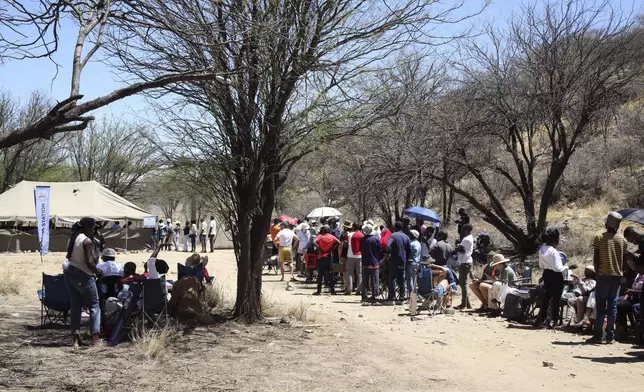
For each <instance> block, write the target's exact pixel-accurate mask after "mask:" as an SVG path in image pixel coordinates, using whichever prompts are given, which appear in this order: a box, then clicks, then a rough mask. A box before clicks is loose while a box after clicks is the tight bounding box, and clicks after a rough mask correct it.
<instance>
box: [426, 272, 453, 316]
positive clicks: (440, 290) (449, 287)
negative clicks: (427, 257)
mask: <svg viewBox="0 0 644 392" xmlns="http://www.w3.org/2000/svg"><path fill="white" fill-rule="evenodd" d="M428 267H429V269H431V270H432V281H433V282H432V283H433V285H434V292H436V294H438V296H439V297H441V298H443V301H444V303H443V304H444V305H445V307H446V308H449V307H451V306H452V293H454V292H456V287H457V286H456V278H455V276H454V273H453V272H452V270H451V269H449V268H447V267H444V266H441V265H436V264H429V265H428ZM447 293H449V295H445V294H447Z"/></svg>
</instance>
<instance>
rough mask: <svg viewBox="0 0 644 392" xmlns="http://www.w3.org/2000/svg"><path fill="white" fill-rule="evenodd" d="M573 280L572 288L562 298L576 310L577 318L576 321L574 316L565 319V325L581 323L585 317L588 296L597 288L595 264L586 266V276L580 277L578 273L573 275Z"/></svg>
mask: <svg viewBox="0 0 644 392" xmlns="http://www.w3.org/2000/svg"><path fill="white" fill-rule="evenodd" d="M572 280H573V288H572V290H570V291H568V292H567V293H564V294H563V295H562V296H561V298H562V299H564V300H565V301H566V303H567V304H568V306H569V307H571V308H573V309H574V310H575V318H574V322H573V321H572V320H573V319H572V318H569V320H564V323H563V324H564V325H568V324H570V323H573V324H579V323H581V322H582V320H583V319H584V314H585V312H586V304H587V303H588V298H589V297H590V295H591V293H592V292H593V290H595V285H596V281H595V266H594V265H592V264H589V265H587V266H586V268H584V276H583V277H582V278H580V277H578V276H577V275H572ZM585 324H586V323H585ZM588 325H589V323H588ZM579 326H583V325H579Z"/></svg>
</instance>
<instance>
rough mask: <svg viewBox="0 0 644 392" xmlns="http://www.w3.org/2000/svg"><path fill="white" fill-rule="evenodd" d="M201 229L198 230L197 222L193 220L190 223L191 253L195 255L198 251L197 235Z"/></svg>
mask: <svg viewBox="0 0 644 392" xmlns="http://www.w3.org/2000/svg"><path fill="white" fill-rule="evenodd" d="M198 231H199V229H197V221H196V220H194V219H193V220H192V221H191V222H190V246H191V248H190V252H192V253H195V252H196V251H197V233H198Z"/></svg>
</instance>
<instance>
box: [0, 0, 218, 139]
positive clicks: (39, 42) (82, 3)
mask: <svg viewBox="0 0 644 392" xmlns="http://www.w3.org/2000/svg"><path fill="white" fill-rule="evenodd" d="M147 3H148V2H147V1H146V0H38V1H25V0H6V1H4V2H3V4H0V26H3V27H4V29H3V30H5V31H6V33H5V32H3V33H2V34H0V60H2V61H11V60H13V61H19V60H23V59H38V58H49V59H50V60H51V59H52V57H51V56H52V55H53V54H54V53H55V52H57V51H58V50H59V41H60V36H59V31H60V26H61V23H63V22H65V21H66V22H67V23H70V22H71V23H73V24H74V25H75V26H76V27H77V28H78V34H77V39H76V45H75V46H74V50H73V53H71V59H72V69H71V75H70V84H71V88H70V95H69V96H68V97H64V98H63V99H61V100H60V101H59V102H58V103H57V104H56V105H54V106H53V107H52V108H51V109H50V110H49V111H48V112H47V113H44V114H43V115H42V116H40V117H38V118H35V119H33V121H32V122H31V123H28V124H22V125H21V126H20V127H16V128H12V129H9V130H6V131H5V132H3V133H1V134H0V148H7V147H10V146H13V145H16V144H19V143H22V142H25V141H28V140H33V139H50V138H51V137H52V136H53V135H55V134H57V133H64V132H72V131H78V130H82V129H85V128H86V127H87V125H88V124H89V123H90V122H91V121H92V120H93V119H94V117H92V116H91V115H88V114H89V113H91V112H92V111H94V110H96V109H98V108H101V107H104V106H107V105H109V104H111V103H113V102H115V101H118V100H120V99H123V98H126V97H129V96H132V95H135V94H139V93H142V92H146V91H150V90H154V89H159V88H163V87H165V86H168V85H171V84H176V83H182V82H187V81H200V80H214V79H215V78H217V77H218V73H217V72H213V71H212V70H211V69H209V68H208V67H199V68H194V69H178V68H176V67H175V68H173V71H172V72H159V73H157V75H156V77H154V78H152V79H148V80H146V81H144V82H136V83H131V84H128V85H127V86H125V87H123V88H119V89H116V90H114V91H112V92H111V93H109V94H106V95H104V96H102V97H98V98H95V99H92V100H90V101H86V102H84V103H79V101H80V100H81V99H82V98H83V95H82V88H81V79H82V71H83V69H84V68H85V66H87V64H88V63H89V62H90V61H91V60H92V59H93V58H94V57H95V55H96V53H97V52H98V51H99V49H100V48H101V46H102V45H103V44H104V40H105V35H104V34H105V31H106V30H107V29H111V30H112V31H113V32H114V31H119V30H120V26H122V25H123V24H124V23H126V21H129V20H137V21H140V22H141V23H142V24H143V23H145V18H146V7H147ZM169 6H170V7H171V6H172V5H169ZM165 28H167V29H172V28H173V27H172V26H165ZM52 61H53V60H52Z"/></svg>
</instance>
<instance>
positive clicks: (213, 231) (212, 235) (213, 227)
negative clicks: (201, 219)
mask: <svg viewBox="0 0 644 392" xmlns="http://www.w3.org/2000/svg"><path fill="white" fill-rule="evenodd" d="M216 238H217V222H215V217H214V216H211V217H210V224H209V225H208V241H209V242H210V253H212V252H214V251H215V239H216Z"/></svg>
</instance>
